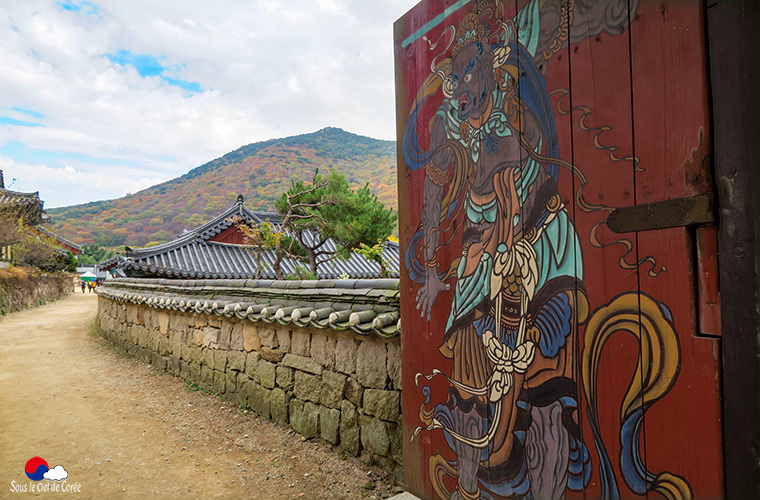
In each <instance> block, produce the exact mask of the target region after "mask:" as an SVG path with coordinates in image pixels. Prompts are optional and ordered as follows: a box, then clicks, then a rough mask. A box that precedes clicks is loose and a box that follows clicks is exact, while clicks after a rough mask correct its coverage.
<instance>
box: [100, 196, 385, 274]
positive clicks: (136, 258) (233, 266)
mask: <svg viewBox="0 0 760 500" xmlns="http://www.w3.org/2000/svg"><path fill="white" fill-rule="evenodd" d="M235 217H237V218H239V219H240V220H241V221H242V222H244V223H245V224H247V225H249V226H256V225H258V224H261V223H264V222H270V223H271V224H272V225H274V227H275V229H280V228H281V224H282V219H281V216H280V215H279V214H278V213H276V212H254V211H252V210H250V209H248V208H247V207H246V206H245V205H244V203H243V196H242V195H239V196H238V199H237V202H236V203H235V204H234V205H232V206H231V207H229V208H228V209H227V210H225V211H224V212H223V213H221V214H219V215H218V216H217V217H215V218H214V219H212V220H210V221H208V222H207V223H205V224H203V225H201V226H200V227H198V228H196V229H194V230H191V231H185V232H184V233H182V234H181V235H179V236H178V237H177V238H176V239H174V240H173V241H170V242H168V243H164V244H161V245H157V246H154V247H150V248H141V249H132V248H129V247H125V254H124V255H118V254H117V255H116V256H114V257H112V258H111V259H108V260H107V261H105V262H103V263H101V264H100V265H99V266H98V268H99V269H100V270H101V271H109V272H110V273H111V274H112V275H114V276H117V277H139V278H182V279H244V278H255V277H257V269H258V278H260V279H276V275H275V272H274V268H273V263H274V261H275V252H274V250H271V249H266V248H261V249H260V250H259V251H258V254H259V255H258V258H257V256H256V253H257V252H256V251H255V249H254V248H253V247H251V246H248V245H243V233H242V232H241V231H240V230H239V229H238V227H237V226H236V225H235V224H234V223H233V222H232V220H233V218H235ZM325 247H326V248H325V250H327V251H329V252H334V251H335V250H336V246H335V243H334V242H333V241H331V240H327V242H326V243H325ZM383 260H384V261H385V262H386V263H387V264H386V268H387V270H388V273H389V276H388V277H390V278H398V276H399V246H398V243H396V242H392V241H388V242H387V243H386V244H385V245H384V250H383ZM318 262H319V264H318V266H317V278H319V279H338V278H350V279H358V278H380V277H381V271H380V265H379V264H377V263H375V262H371V261H369V260H367V259H366V258H365V257H364V256H362V255H360V254H358V253H355V252H352V254H351V256H350V258H348V259H347V260H342V259H332V260H329V261H327V262H325V261H318ZM281 269H282V271H283V274H284V275H285V276H289V275H293V274H294V273H296V263H295V262H294V261H293V260H292V259H290V258H287V257H283V259H282V262H281Z"/></svg>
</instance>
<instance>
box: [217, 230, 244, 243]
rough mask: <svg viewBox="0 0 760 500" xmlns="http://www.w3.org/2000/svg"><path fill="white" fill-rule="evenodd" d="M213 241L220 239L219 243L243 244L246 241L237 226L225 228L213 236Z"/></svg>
mask: <svg viewBox="0 0 760 500" xmlns="http://www.w3.org/2000/svg"><path fill="white" fill-rule="evenodd" d="M211 241H218V242H219V243H230V244H233V245H242V244H243V243H245V241H244V237H243V233H241V232H240V230H239V229H238V228H237V226H230V227H228V228H227V229H225V230H223V231H222V232H220V233H219V234H217V235H216V236H214V237H213V238H211Z"/></svg>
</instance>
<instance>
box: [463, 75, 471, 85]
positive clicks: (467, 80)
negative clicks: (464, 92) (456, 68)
mask: <svg viewBox="0 0 760 500" xmlns="http://www.w3.org/2000/svg"><path fill="white" fill-rule="evenodd" d="M471 81H472V73H467V74H466V75H464V82H465V83H470V82H471Z"/></svg>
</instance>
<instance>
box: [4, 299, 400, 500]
mask: <svg viewBox="0 0 760 500" xmlns="http://www.w3.org/2000/svg"><path fill="white" fill-rule="evenodd" d="M96 307H97V297H96V295H95V294H82V293H81V292H78V293H76V294H74V295H71V296H69V297H68V298H66V299H64V300H62V301H59V302H56V303H53V304H48V305H45V306H42V307H40V308H37V309H34V310H29V311H22V312H17V313H13V314H10V315H7V316H5V317H2V318H0V498H27V497H46V498H69V497H71V498H73V497H77V498H386V497H388V496H391V495H392V494H393V493H394V492H397V491H399V490H398V489H397V488H396V485H395V484H394V483H393V480H392V478H390V477H389V476H388V475H387V474H385V473H384V472H383V471H381V470H379V469H375V468H371V467H367V466H365V465H363V464H362V463H360V462H359V461H358V460H356V459H355V458H353V457H347V458H346V457H345V456H343V458H341V455H340V454H339V453H338V452H336V451H334V450H332V449H330V448H329V446H327V445H325V444H324V443H319V442H310V441H303V440H302V438H301V436H299V435H298V434H295V433H293V432H292V431H290V430H288V429H286V428H284V427H280V426H277V425H274V424H272V423H271V422H269V421H267V420H265V419H262V418H259V417H257V416H255V415H254V414H252V413H248V412H246V411H243V410H241V409H240V408H238V407H237V406H234V405H232V404H231V403H226V402H224V401H223V400H222V399H220V398H219V397H217V396H214V395H209V394H205V393H204V392H203V391H197V390H193V388H192V387H191V386H190V385H188V384H187V383H186V382H184V381H182V380H181V379H179V378H176V377H173V376H171V375H168V374H165V373H157V372H156V371H154V370H151V368H150V367H149V366H147V365H145V364H144V363H141V362H138V361H136V360H133V359H130V358H128V357H125V356H124V355H122V354H119V353H118V352H117V351H116V350H115V348H114V347H113V346H111V344H109V343H107V342H106V341H105V340H104V339H102V338H101V337H99V336H97V335H94V334H93V333H92V328H91V324H92V319H93V317H94V315H95V310H96ZM35 456H39V457H42V458H43V459H45V461H46V462H47V463H48V466H49V467H50V468H51V469H52V468H53V467H55V466H56V465H62V466H63V467H64V468H65V470H66V471H67V473H68V479H67V480H66V481H65V483H63V482H52V481H47V480H42V481H40V482H33V481H30V480H29V479H28V478H27V476H26V474H25V473H24V466H25V464H26V462H27V460H29V459H31V458H32V457H35ZM24 490H26V491H24ZM30 490H33V491H30ZM45 490H47V491H45ZM55 490H57V491H55Z"/></svg>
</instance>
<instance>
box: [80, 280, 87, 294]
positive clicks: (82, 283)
mask: <svg viewBox="0 0 760 500" xmlns="http://www.w3.org/2000/svg"><path fill="white" fill-rule="evenodd" d="M79 284H80V285H82V293H84V287H85V286H86V285H85V284H84V281H81V282H80V283H79Z"/></svg>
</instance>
